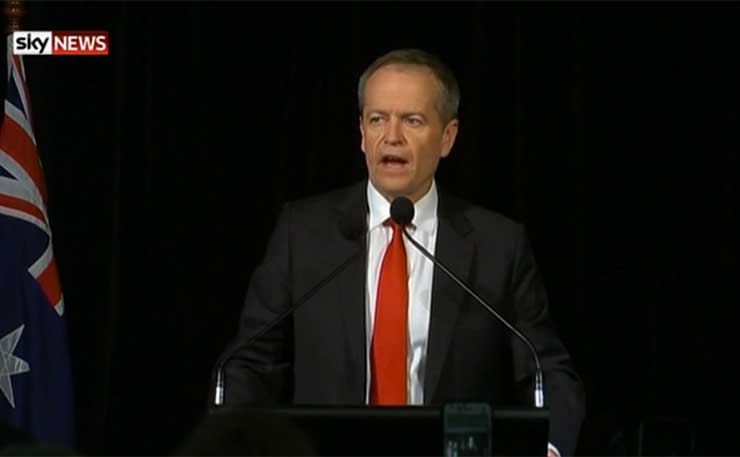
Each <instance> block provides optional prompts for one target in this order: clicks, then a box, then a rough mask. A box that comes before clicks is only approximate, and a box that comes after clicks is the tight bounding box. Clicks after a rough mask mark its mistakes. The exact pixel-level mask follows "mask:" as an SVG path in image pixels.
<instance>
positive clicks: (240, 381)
mask: <svg viewBox="0 0 740 457" xmlns="http://www.w3.org/2000/svg"><path fill="white" fill-rule="evenodd" d="M290 214H291V207H290V205H289V204H288V205H285V207H284V208H283V210H282V212H281V214H280V216H279V218H278V222H277V224H276V228H275V230H274V232H273V234H272V236H271V239H270V241H269V243H268V246H267V250H266V253H265V257H264V259H263V261H262V263H261V264H260V265H259V266H258V267H257V268H256V270H255V271H254V273H253V274H252V278H251V280H250V283H249V288H248V291H247V296H246V300H245V303H244V307H243V310H242V315H241V319H240V322H239V330H238V333H237V336H236V338H235V340H234V341H233V342H232V343H231V345H230V346H229V347H228V348H227V349H226V351H225V352H224V354H229V353H230V352H231V351H234V352H233V353H232V354H231V356H230V357H228V358H227V359H226V362H225V365H224V374H225V375H224V381H225V382H224V404H226V405H232V406H233V405H239V404H241V405H246V404H253V405H254V404H261V405H268V404H276V403H282V402H288V401H289V400H290V398H291V395H292V393H291V389H292V387H291V386H292V378H291V376H292V374H291V373H292V368H291V365H292V350H293V349H292V348H293V344H292V321H291V318H290V317H288V318H286V319H284V320H283V321H282V322H281V323H279V324H278V325H276V326H275V327H273V328H272V329H271V330H269V331H267V332H266V333H265V334H264V335H263V336H261V337H260V338H258V339H257V340H255V341H252V342H251V343H247V342H248V341H249V339H250V338H252V337H253V336H254V335H256V334H257V333H258V332H259V331H261V330H262V329H263V328H264V327H265V326H266V325H268V324H270V323H271V322H273V321H274V319H275V318H276V317H277V316H278V315H279V314H280V313H281V312H283V311H285V310H287V309H288V308H289V307H290V305H291V284H292V281H291V278H290V236H289V233H290Z"/></svg>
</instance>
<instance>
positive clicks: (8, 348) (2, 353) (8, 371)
mask: <svg viewBox="0 0 740 457" xmlns="http://www.w3.org/2000/svg"><path fill="white" fill-rule="evenodd" d="M23 327H24V326H23V325H21V326H20V327H18V328H17V329H15V330H13V331H12V332H10V333H8V334H7V335H5V336H4V337H2V338H0V390H2V391H3V394H4V395H5V398H7V399H8V402H9V403H10V406H12V407H13V408H15V400H14V398H13V384H12V383H11V382H10V377H11V376H13V375H16V374H21V373H25V372H27V371H31V368H29V366H28V362H26V361H25V360H23V359H20V358H18V357H16V356H14V355H13V351H15V347H16V346H17V345H18V341H20V339H21V335H22V334H23Z"/></svg>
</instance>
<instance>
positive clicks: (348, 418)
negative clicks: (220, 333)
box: [189, 404, 549, 456]
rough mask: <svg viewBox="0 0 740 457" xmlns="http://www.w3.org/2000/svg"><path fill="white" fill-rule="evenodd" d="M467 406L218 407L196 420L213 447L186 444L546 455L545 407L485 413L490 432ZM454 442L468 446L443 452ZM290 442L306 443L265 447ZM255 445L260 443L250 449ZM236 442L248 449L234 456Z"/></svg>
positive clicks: (229, 449)
mask: <svg viewBox="0 0 740 457" xmlns="http://www.w3.org/2000/svg"><path fill="white" fill-rule="evenodd" d="M471 405H472V409H471V408H468V407H466V405H465V404H453V407H450V405H445V406H447V407H445V406H442V407H431V406H404V407H370V406H326V405H321V406H313V405H301V406H285V407H271V408H269V407H249V408H235V407H227V406H221V407H216V408H214V409H212V410H211V412H210V414H209V417H208V418H206V420H205V421H204V424H207V423H209V422H210V423H211V424H212V425H210V432H209V434H210V438H209V443H211V444H209V445H207V446H210V445H213V446H219V447H220V449H210V450H208V449H206V450H205V451H204V445H203V444H200V445H198V444H197V443H192V442H191V449H189V450H190V451H191V453H193V454H200V455H205V454H211V455H228V454H232V453H233V454H241V455H249V453H250V452H252V450H255V449H256V451H254V452H257V453H259V454H262V455H287V454H293V455H295V454H299V453H304V450H306V449H310V451H306V452H307V453H312V454H314V455H329V456H335V455H345V456H349V455H357V456H383V455H387V456H390V455H393V456H435V455H437V456H443V455H450V456H465V455H495V456H524V455H527V456H546V455H547V442H548V428H549V411H548V410H547V409H539V408H537V409H536V408H531V409H530V408H523V409H500V408H499V409H488V411H489V416H488V419H489V422H488V424H489V425H488V427H490V430H483V429H482V428H481V423H482V422H481V420H480V416H478V415H475V414H467V413H466V411H478V412H480V409H476V406H477V405H480V404H471ZM454 406H458V408H455V407H454ZM460 406H462V408H460ZM255 425H256V426H255ZM218 428H220V429H221V430H218ZM227 428H228V431H226V429H227ZM281 429H284V431H285V433H283V431H282V430H281ZM466 433H467V435H466ZM488 433H490V434H488ZM214 434H215V435H218V436H214ZM487 434H488V435H487ZM195 436H197V431H196V435H195ZM461 436H465V437H466V440H465V443H467V439H468V438H469V439H470V444H471V446H470V447H467V448H466V447H465V446H462V447H457V446H456V447H455V448H454V449H453V448H451V447H450V446H449V443H450V442H451V441H450V440H451V439H452V438H455V439H457V441H458V442H459V441H460V437H461ZM489 436H490V447H489V448H485V446H482V445H481V444H482V443H485V442H487V439H488V437H489ZM291 439H300V440H307V443H305V444H307V445H308V446H306V447H291V446H286V443H275V444H276V445H275V446H270V443H271V442H272V441H273V440H291ZM229 440H231V441H230V442H229ZM255 440H259V441H260V442H261V443H262V444H261V445H259V446H256V447H255V446H252V443H254V441H255ZM266 440H267V441H268V443H267V445H265V441H266ZM236 441H238V442H236ZM239 442H243V443H245V444H244V446H245V447H247V446H250V449H241V450H240V449H239V446H240V444H239ZM214 443H215V444H214ZM473 444H475V446H473ZM192 446H195V448H197V449H195V448H192ZM484 448H485V449H484Z"/></svg>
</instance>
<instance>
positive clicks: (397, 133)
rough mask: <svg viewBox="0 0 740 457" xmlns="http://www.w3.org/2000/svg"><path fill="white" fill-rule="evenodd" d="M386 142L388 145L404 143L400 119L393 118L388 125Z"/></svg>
mask: <svg viewBox="0 0 740 457" xmlns="http://www.w3.org/2000/svg"><path fill="white" fill-rule="evenodd" d="M386 125H387V126H386V131H385V142H386V143H388V144H399V143H402V142H403V129H402V124H401V120H400V119H393V118H391V120H390V122H388V124H386Z"/></svg>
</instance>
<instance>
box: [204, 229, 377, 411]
mask: <svg viewBox="0 0 740 457" xmlns="http://www.w3.org/2000/svg"><path fill="white" fill-rule="evenodd" d="M365 224H366V222H365V220H364V219H363V218H359V217H356V218H349V217H348V218H344V219H342V220H340V222H339V230H340V232H341V233H342V236H343V237H344V238H345V239H347V240H349V241H356V240H358V239H359V238H360V237H361V236H362V235H363V233H364V232H365V230H366V229H365ZM364 253H365V249H364V247H363V248H361V249H358V250H357V251H356V252H354V253H353V254H352V255H351V256H349V257H348V258H347V259H346V260H345V261H344V262H342V263H340V264H339V265H337V266H336V267H335V268H334V269H333V270H332V271H331V272H330V273H329V274H328V275H326V276H324V277H323V278H322V279H321V280H320V281H319V282H317V283H316V284H315V285H314V286H313V287H311V288H310V289H308V291H306V293H304V294H303V295H302V296H301V297H300V298H299V299H298V300H296V302H295V304H293V306H291V307H289V308H287V309H286V310H285V311H283V312H282V313H280V314H279V315H277V316H276V317H275V318H274V319H273V320H271V321H270V322H268V323H267V324H265V325H264V326H263V327H262V328H261V329H260V330H259V331H258V332H257V333H255V334H254V335H253V336H252V337H250V338H249V339H248V340H246V341H245V342H243V343H239V344H236V345H234V346H232V347H231V349H230V350H229V351H227V352H225V353H224V354H223V355H222V356H221V357H220V358H219V359H218V362H217V363H216V368H215V373H216V387H215V389H214V396H213V405H214V406H221V405H223V402H224V392H225V385H224V384H225V382H224V366H225V365H226V363H227V362H228V361H229V359H231V357H232V356H233V355H234V353H235V352H236V351H237V350H239V349H246V348H249V347H250V346H251V345H252V344H254V343H255V342H256V341H257V340H258V339H259V338H261V337H262V336H263V335H264V334H265V333H267V332H269V331H270V330H272V329H273V328H274V327H275V326H276V325H278V324H279V323H281V322H283V320H285V319H286V318H287V317H288V316H290V315H291V314H293V313H294V312H295V311H296V310H297V309H298V308H300V307H301V306H303V304H304V303H306V302H307V301H308V300H310V299H311V298H312V297H313V296H314V295H316V293H318V292H319V291H320V290H321V289H323V288H324V286H326V285H327V284H329V282H331V281H332V280H333V279H334V278H335V277H336V276H337V275H338V274H339V273H341V272H342V271H344V269H345V268H347V267H348V266H349V265H350V264H351V263H352V262H353V261H354V260H356V259H357V258H358V257H360V256H361V255H362V254H364Z"/></svg>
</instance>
